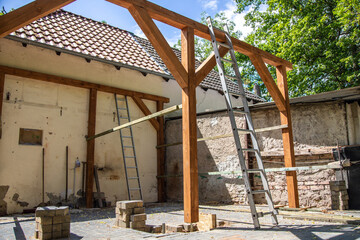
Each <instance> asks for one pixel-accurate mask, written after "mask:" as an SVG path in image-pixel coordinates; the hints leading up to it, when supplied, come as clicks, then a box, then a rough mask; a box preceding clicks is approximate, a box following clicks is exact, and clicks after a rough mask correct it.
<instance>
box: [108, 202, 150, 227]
mask: <svg viewBox="0 0 360 240" xmlns="http://www.w3.org/2000/svg"><path fill="white" fill-rule="evenodd" d="M115 213H116V222H115V225H116V226H118V227H122V228H132V229H136V230H140V231H145V230H146V224H145V221H146V214H145V208H144V203H143V201H141V200H133V201H118V202H116V208H115Z"/></svg>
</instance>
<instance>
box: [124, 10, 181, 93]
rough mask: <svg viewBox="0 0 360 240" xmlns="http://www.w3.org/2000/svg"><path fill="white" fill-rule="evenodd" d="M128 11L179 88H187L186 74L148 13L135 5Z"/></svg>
mask: <svg viewBox="0 0 360 240" xmlns="http://www.w3.org/2000/svg"><path fill="white" fill-rule="evenodd" d="M128 10H129V12H130V13H131V15H132V16H133V18H134V19H135V21H136V22H137V24H138V25H139V27H140V28H141V29H142V31H143V32H144V33H145V35H146V36H147V38H148V39H149V41H150V42H151V44H152V46H153V47H154V48H155V50H156V52H157V53H158V54H159V56H160V57H161V59H162V60H163V61H164V63H165V64H166V66H167V68H168V69H169V70H170V72H171V74H172V75H173V76H174V78H175V79H176V81H177V82H178V83H179V85H180V87H181V88H185V87H186V86H187V85H186V80H187V72H186V70H185V68H184V67H183V66H182V65H181V63H180V61H179V59H178V58H177V57H176V55H175V53H174V52H173V50H172V48H171V47H170V46H169V44H168V42H167V41H166V39H165V38H164V36H163V35H162V33H161V32H160V30H159V28H158V27H157V26H156V24H155V23H154V21H153V20H152V18H151V17H150V16H149V14H148V12H147V11H146V10H145V9H144V8H142V7H139V6H136V5H133V6H131V7H129V8H128Z"/></svg>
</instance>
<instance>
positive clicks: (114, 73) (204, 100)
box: [0, 39, 240, 214]
mask: <svg viewBox="0 0 360 240" xmlns="http://www.w3.org/2000/svg"><path fill="white" fill-rule="evenodd" d="M0 64H1V65H5V66H11V67H16V68H21V69H26V70H32V71H38V72H42V73H48V74H53V75H57V76H63V77H70V78H74V79H78V80H83V81H88V82H92V83H101V84H104V85H109V86H114V87H118V88H124V89H129V90H135V91H139V92H145V93H151V94H155V95H159V96H164V97H168V98H170V103H167V104H166V105H165V108H166V107H169V106H173V105H175V104H180V103H181V89H180V87H179V86H178V84H177V83H176V81H174V80H170V81H168V82H166V81H164V80H163V79H162V78H161V77H158V76H155V75H152V74H148V75H147V76H146V77H144V76H143V75H142V74H141V73H140V72H138V71H134V70H129V69H126V68H121V69H120V70H116V69H115V67H114V66H112V65H108V64H103V63H99V62H96V61H91V62H90V63H87V62H86V61H85V59H83V58H79V57H75V56H71V55H68V54H61V55H60V56H57V55H56V53H55V52H54V51H52V50H48V49H43V48H39V47H35V46H31V45H28V46H27V47H26V48H25V47H23V46H22V44H21V43H18V42H14V41H11V40H7V39H0ZM7 93H9V94H10V95H9V100H7V99H6V98H7ZM88 102H89V91H88V90H86V89H80V88H75V87H70V86H63V85H58V84H52V83H46V82H41V81H37V80H32V79H25V78H20V77H15V76H10V75H6V79H5V94H4V99H3V103H4V104H3V111H2V126H3V136H2V138H1V139H0V166H1V167H0V196H3V195H4V197H3V199H0V205H1V206H0V207H3V206H5V209H6V213H8V214H11V213H15V212H22V210H23V209H25V208H33V207H35V206H37V205H38V204H40V203H41V201H42V148H44V149H45V202H48V201H50V202H51V203H57V202H59V201H61V200H63V199H64V197H65V170H66V166H65V148H66V146H68V147H69V178H68V179H69V184H68V188H69V195H70V194H73V193H74V192H75V194H77V193H80V192H79V190H81V186H82V179H81V177H82V166H81V167H80V168H76V169H75V182H74V165H75V160H76V159H77V158H78V159H79V160H80V161H81V162H82V161H86V141H85V135H86V134H87V121H88ZM144 102H145V104H146V105H147V106H148V108H149V109H150V111H152V112H155V111H156V103H155V102H153V101H147V100H144ZM237 102H238V104H239V105H240V102H239V101H237ZM223 107H224V101H223V96H222V95H220V94H219V93H218V92H217V91H213V90H208V91H206V92H205V91H204V90H202V89H201V88H198V89H197V109H198V112H201V111H212V110H214V109H219V108H223ZM129 108H130V115H131V118H132V119H137V118H140V117H143V116H144V115H143V113H142V112H141V111H140V110H139V109H138V108H137V106H136V105H135V103H134V102H133V101H132V100H131V99H130V100H129ZM115 111H116V110H115V102H114V96H113V95H112V94H109V93H103V92H98V100H97V118H96V132H101V131H104V130H107V129H109V128H112V127H114V126H116V125H117V122H116V119H115V115H114V113H115ZM175 114H181V113H175ZM20 128H32V129H40V130H43V145H42V146H25V145H19V144H18V141H19V129H20ZM133 133H134V140H135V147H136V154H137V157H138V163H139V171H140V179H141V184H142V190H143V196H144V200H145V201H146V202H156V201H157V185H156V184H157V180H156V171H157V170H156V169H157V166H156V162H157V159H156V148H155V146H156V141H157V140H156V131H155V129H154V128H153V127H152V125H151V124H150V123H149V122H144V123H141V124H138V125H136V126H134V127H133ZM95 164H96V165H97V166H98V167H99V168H100V169H101V171H99V180H100V187H101V191H102V192H104V193H105V196H106V198H107V200H108V201H111V202H112V203H114V202H115V201H116V200H121V199H127V191H126V185H125V177H124V167H123V159H122V153H121V145H120V138H119V134H118V133H113V134H109V135H107V136H104V137H102V138H99V139H97V140H96V145H95ZM74 183H75V188H74ZM76 197H80V196H79V195H76ZM70 198H71V196H70Z"/></svg>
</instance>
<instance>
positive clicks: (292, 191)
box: [276, 65, 299, 208]
mask: <svg viewBox="0 0 360 240" xmlns="http://www.w3.org/2000/svg"><path fill="white" fill-rule="evenodd" d="M276 77H277V83H278V87H279V89H280V92H281V94H282V95H283V97H284V99H285V104H286V110H285V111H280V121H281V124H282V125H285V124H286V125H288V127H287V128H284V129H282V138H283V147H284V161H285V167H295V152H294V139H293V132H292V123H291V113H290V102H289V93H288V86H287V76H286V68H285V66H282V65H280V66H278V67H276ZM286 183H287V190H288V201H289V207H291V208H298V207H299V193H298V185H297V178H296V171H287V172H286Z"/></svg>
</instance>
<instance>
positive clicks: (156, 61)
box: [10, 10, 264, 102]
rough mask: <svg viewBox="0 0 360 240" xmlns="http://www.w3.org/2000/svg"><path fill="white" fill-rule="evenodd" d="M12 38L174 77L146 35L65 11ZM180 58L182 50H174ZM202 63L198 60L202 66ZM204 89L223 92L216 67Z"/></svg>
mask: <svg viewBox="0 0 360 240" xmlns="http://www.w3.org/2000/svg"><path fill="white" fill-rule="evenodd" d="M10 38H11V39H14V38H15V39H16V40H20V41H21V39H23V40H26V41H30V42H34V43H38V44H42V46H46V45H48V46H51V47H52V48H56V49H59V51H61V50H64V51H66V52H70V53H74V54H75V53H78V54H82V55H83V56H86V55H87V56H89V57H91V58H93V59H99V60H106V61H107V62H109V63H110V62H111V63H114V65H116V64H121V65H125V66H129V67H135V68H137V69H145V70H148V71H150V72H153V73H155V74H156V73H159V74H160V75H162V76H164V75H165V76H166V75H168V76H169V78H172V76H171V74H170V72H169V71H168V69H167V68H166V66H165V64H164V62H163V61H162V60H161V58H160V57H159V55H158V54H157V52H156V50H155V49H154V48H153V47H152V45H151V43H150V42H149V41H148V40H147V39H144V38H140V37H137V36H135V35H133V34H132V33H130V32H128V31H125V30H122V29H119V28H116V27H112V26H110V25H108V24H104V23H101V22H97V21H94V20H92V19H89V18H85V17H82V16H79V15H76V14H73V13H71V12H67V11H64V10H58V11H55V12H53V13H51V14H49V15H47V16H45V17H43V18H41V19H39V20H36V21H34V22H32V23H30V24H29V25H27V26H25V27H23V28H20V29H19V30H16V31H15V32H13V33H11V34H10ZM173 50H174V52H175V54H176V55H177V56H178V58H179V59H180V58H181V53H180V51H178V50H176V49H173ZM199 65H200V62H199V61H197V62H196V66H199ZM200 86H201V87H203V88H205V89H213V90H217V91H221V90H222V88H221V83H220V79H219V77H218V74H217V73H216V72H215V71H214V70H213V71H211V72H210V74H208V76H207V77H206V78H205V79H204V80H203V81H202V83H201V84H200ZM228 86H229V90H230V91H231V92H238V91H239V90H238V86H237V84H235V83H234V82H231V81H229V85H228ZM246 95H247V97H248V98H249V99H252V100H255V101H256V102H263V101H264V100H263V99H262V98H260V97H258V96H257V95H255V94H253V93H251V92H246Z"/></svg>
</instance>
